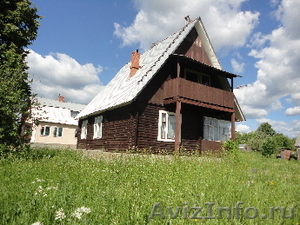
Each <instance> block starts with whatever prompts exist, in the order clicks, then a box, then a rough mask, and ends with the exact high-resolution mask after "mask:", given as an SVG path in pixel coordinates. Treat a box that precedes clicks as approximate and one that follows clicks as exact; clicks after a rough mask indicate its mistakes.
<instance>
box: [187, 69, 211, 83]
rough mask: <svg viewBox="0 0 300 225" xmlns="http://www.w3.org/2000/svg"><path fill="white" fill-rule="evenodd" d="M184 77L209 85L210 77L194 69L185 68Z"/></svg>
mask: <svg viewBox="0 0 300 225" xmlns="http://www.w3.org/2000/svg"><path fill="white" fill-rule="evenodd" d="M184 78H185V79H186V80H189V81H193V82H197V83H200V84H204V85H207V86H210V77H209V76H208V75H206V74H203V73H200V72H197V71H194V70H189V69H185V72H184Z"/></svg>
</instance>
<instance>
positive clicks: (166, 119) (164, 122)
mask: <svg viewBox="0 0 300 225" xmlns="http://www.w3.org/2000/svg"><path fill="white" fill-rule="evenodd" d="M175 118H176V117H175V113H172V112H167V111H164V110H159V119H158V136H157V140H158V141H174V140H175Z"/></svg>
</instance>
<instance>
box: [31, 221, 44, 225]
mask: <svg viewBox="0 0 300 225" xmlns="http://www.w3.org/2000/svg"><path fill="white" fill-rule="evenodd" d="M31 225H43V223H41V222H39V221H38V222H35V223H33V224H31Z"/></svg>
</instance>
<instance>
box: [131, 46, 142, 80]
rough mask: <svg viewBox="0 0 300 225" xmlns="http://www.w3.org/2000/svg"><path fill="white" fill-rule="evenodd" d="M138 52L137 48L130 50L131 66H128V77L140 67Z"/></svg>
mask: <svg viewBox="0 0 300 225" xmlns="http://www.w3.org/2000/svg"><path fill="white" fill-rule="evenodd" d="M140 68H141V67H140V53H139V51H138V50H136V51H135V52H132V54H131V66H130V74H129V76H130V77H133V76H134V74H135V73H136V72H137V71H138V69H140Z"/></svg>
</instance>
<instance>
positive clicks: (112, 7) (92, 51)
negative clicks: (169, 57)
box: [27, 0, 300, 137]
mask: <svg viewBox="0 0 300 225" xmlns="http://www.w3.org/2000/svg"><path fill="white" fill-rule="evenodd" d="M32 2H33V3H34V4H35V5H36V6H37V8H38V9H39V11H38V13H39V15H41V16H42V17H43V19H42V20H41V21H40V24H41V26H40V28H39V33H38V37H37V39H36V41H34V43H33V44H32V45H31V46H29V48H30V49H31V53H30V55H29V56H28V59H27V61H28V65H29V66H30V69H29V73H30V76H31V77H32V78H33V80H34V82H33V84H32V89H33V92H35V93H37V94H38V95H40V96H41V97H46V98H52V99H56V98H57V96H58V94H61V95H63V96H65V97H66V100H67V101H70V102H77V103H83V104H87V103H89V101H90V100H91V99H92V98H93V97H94V96H95V95H96V94H97V93H98V92H99V91H100V90H101V89H102V88H103V86H104V85H106V84H107V83H108V82H109V81H110V80H111V79H112V77H113V76H114V75H115V74H116V73H117V72H118V70H119V69H120V68H121V67H122V66H123V65H124V64H126V63H127V62H128V61H129V60H130V56H131V52H132V51H134V50H135V49H139V50H140V52H143V51H145V50H147V49H148V47H149V46H150V45H151V43H153V42H156V41H160V40H162V39H164V38H165V37H167V36H168V35H170V34H171V33H173V32H175V31H176V30H177V29H179V28H180V27H182V26H184V25H185V20H184V17H185V16H186V15H190V18H191V19H194V18H196V17H198V16H200V17H201V18H202V21H203V23H204V26H205V28H206V30H207V33H208V35H209V37H210V39H211V42H212V45H213V47H214V48H215V51H216V53H217V55H218V57H219V60H220V62H221V64H222V66H223V69H224V70H226V71H228V72H232V73H236V74H238V75H241V76H243V77H242V78H237V79H235V87H238V88H237V89H235V94H236V96H237V99H238V101H239V103H240V105H241V107H242V109H243V111H244V114H245V116H246V118H247V121H246V122H243V123H240V124H237V130H239V131H241V132H249V131H252V130H255V129H256V128H257V127H258V126H259V124H260V123H262V122H269V123H270V124H271V125H272V126H273V128H274V129H275V130H276V131H278V132H281V133H284V134H286V135H288V136H290V137H295V136H296V134H297V133H298V132H300V76H299V71H300V63H299V62H300V29H299V22H300V17H299V16H298V12H299V11H300V1H299V0H281V1H280V0H266V1H261V0H248V1H246V0H214V1H211V0H199V1H190V0H164V1H161V0H151V1H150V0H131V1H130V0H127V1H125V0H111V1H104V0H64V1H61V0H51V1H45V0H32Z"/></svg>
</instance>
